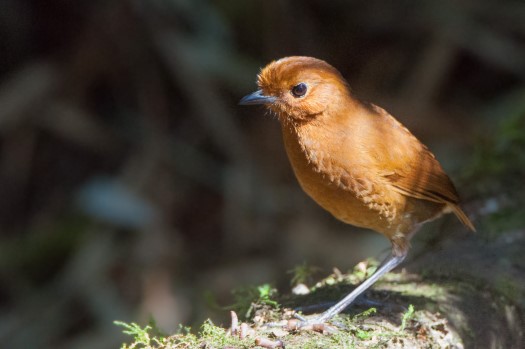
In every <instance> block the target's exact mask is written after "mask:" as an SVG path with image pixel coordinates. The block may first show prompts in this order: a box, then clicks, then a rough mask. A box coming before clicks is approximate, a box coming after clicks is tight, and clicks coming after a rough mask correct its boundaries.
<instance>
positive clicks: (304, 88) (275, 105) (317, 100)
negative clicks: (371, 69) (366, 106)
mask: <svg viewBox="0 0 525 349" xmlns="http://www.w3.org/2000/svg"><path fill="white" fill-rule="evenodd" d="M257 85H259V90H257V91H255V92H254V93H252V94H250V95H247V96H245V97H244V98H243V99H241V101H240V102H239V104H242V105H250V104H263V105H266V106H267V107H268V108H269V109H270V110H272V111H273V112H275V113H276V114H277V116H278V117H279V119H280V120H281V121H282V122H290V121H291V122H294V123H295V122H301V121H308V120H311V119H315V118H316V117H317V116H319V115H321V114H323V113H324V112H325V111H327V110H328V109H330V108H336V107H337V106H341V105H344V102H345V101H346V100H347V99H348V96H349V88H348V86H347V83H346V81H345V80H344V78H343V77H342V76H341V74H340V73H339V72H338V71H337V69H335V68H334V67H332V66H331V65H330V64H328V63H326V62H325V61H323V60H320V59H317V58H312V57H298V56H294V57H286V58H282V59H279V60H278V61H274V62H272V63H270V64H268V65H267V66H266V67H264V68H263V69H262V70H261V72H260V74H259V75H258V79H257Z"/></svg>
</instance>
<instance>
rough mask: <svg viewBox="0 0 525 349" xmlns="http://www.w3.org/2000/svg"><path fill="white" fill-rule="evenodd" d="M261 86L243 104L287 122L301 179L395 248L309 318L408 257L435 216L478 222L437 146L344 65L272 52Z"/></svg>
mask: <svg viewBox="0 0 525 349" xmlns="http://www.w3.org/2000/svg"><path fill="white" fill-rule="evenodd" d="M257 85H258V87H259V88H258V90H257V91H255V92H253V93H251V94H249V95H247V96H245V97H243V98H242V99H241V100H240V101H239V104H240V105H264V106H265V107H267V109H268V110H269V111H270V112H271V113H272V114H274V115H275V116H276V117H277V119H278V120H279V122H280V125H281V129H282V136H283V141H284V147H285V149H286V153H287V156H288V159H289V161H290V164H291V166H292V168H293V171H294V173H295V176H296V178H297V180H298V182H299V184H300V186H301V188H302V189H303V190H304V192H306V194H307V195H308V196H310V197H311V198H312V199H313V200H314V201H315V202H316V203H317V204H318V205H319V206H321V207H322V208H323V209H325V210H326V211H328V212H330V213H331V214H332V215H333V216H334V217H335V218H337V219H339V220H340V221H342V222H344V223H348V224H351V225H354V226H357V227H363V228H368V229H371V230H373V231H376V232H378V233H380V234H382V235H384V236H385V237H386V238H388V239H389V240H390V243H391V252H390V254H389V256H388V257H387V258H386V259H385V260H384V262H383V263H382V264H381V265H380V266H379V267H378V269H377V270H376V271H375V272H374V273H373V274H372V275H371V276H369V278H367V279H366V280H365V281H363V282H362V283H361V284H360V285H359V286H357V287H356V288H355V289H354V290H353V291H351V292H350V293H349V294H348V295H346V296H345V297H344V298H343V299H341V300H340V301H339V302H337V303H336V304H335V305H333V306H332V307H330V308H329V309H328V310H326V311H325V312H323V313H322V314H321V315H320V316H317V317H315V318H313V319H310V320H306V319H305V318H304V317H301V316H300V315H298V317H299V319H302V320H303V321H302V324H303V325H308V324H324V323H326V322H327V321H329V320H330V319H332V318H333V317H334V316H335V315H337V314H339V313H340V312H341V311H343V310H344V309H345V308H347V307H348V306H349V305H350V304H351V303H352V302H354V301H355V299H356V298H357V297H358V296H359V295H361V294H362V293H363V292H364V291H366V290H367V289H368V288H369V287H371V286H372V285H373V284H374V283H375V282H376V281H377V280H378V279H379V278H381V277H382V276H383V275H384V274H386V273H388V272H389V271H391V270H392V269H394V268H395V267H397V266H398V265H399V264H401V263H402V262H403V260H404V259H405V257H406V256H407V254H408V251H409V249H410V239H411V238H412V236H413V235H414V234H415V233H416V232H417V231H418V230H419V229H420V228H421V226H422V225H423V224H424V223H426V222H429V221H432V220H434V219H436V218H439V217H440V216H442V215H443V214H446V213H454V214H455V215H456V216H457V218H458V219H459V220H460V221H461V222H462V223H463V224H464V225H465V226H466V227H467V228H468V229H470V230H472V231H475V227H474V225H473V224H472V222H471V221H470V220H469V218H468V217H467V215H466V214H465V212H464V211H463V210H462V208H461V207H460V200H459V196H458V192H457V190H456V188H455V186H454V184H453V183H452V181H451V179H450V178H449V176H448V175H447V174H446V173H445V171H444V170H443V168H442V167H441V165H440V163H439V162H438V160H437V159H436V157H435V156H434V155H433V154H432V152H431V151H430V150H429V149H428V148H427V147H426V146H425V145H424V144H423V143H421V142H420V141H419V140H418V139H417V138H416V137H415V136H414V135H413V134H412V133H411V132H410V131H409V130H408V129H407V128H406V127H405V126H403V125H402V124H401V123H400V122H399V121H398V120H397V119H395V118H394V117H393V116H392V115H390V114H389V113H388V112H387V111H385V110H384V109H382V108H381V107H379V106H377V105H374V104H371V103H368V102H364V101H362V100H361V99H359V98H357V97H356V96H355V94H354V92H353V91H352V89H351V88H350V86H349V84H348V82H347V81H346V80H345V79H344V77H343V76H342V75H341V73H340V72H339V71H338V70H337V69H336V68H334V67H333V66H331V65H330V64H328V63H327V62H325V61H323V60H321V59H317V58H313V57H306V56H290V57H285V58H281V59H279V60H275V61H272V62H271V63H269V64H268V65H267V66H265V67H264V68H262V69H261V71H260V73H259V74H258V76H257Z"/></svg>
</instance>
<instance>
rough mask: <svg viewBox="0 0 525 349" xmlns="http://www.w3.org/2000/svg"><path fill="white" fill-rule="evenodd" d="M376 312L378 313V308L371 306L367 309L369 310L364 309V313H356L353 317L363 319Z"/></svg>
mask: <svg viewBox="0 0 525 349" xmlns="http://www.w3.org/2000/svg"><path fill="white" fill-rule="evenodd" d="M375 313H377V309H376V308H370V309H367V310H365V311H363V312H362V313H359V314H357V315H355V316H354V317H353V319H354V320H359V319H363V318H365V317H369V316H370V315H372V314H375Z"/></svg>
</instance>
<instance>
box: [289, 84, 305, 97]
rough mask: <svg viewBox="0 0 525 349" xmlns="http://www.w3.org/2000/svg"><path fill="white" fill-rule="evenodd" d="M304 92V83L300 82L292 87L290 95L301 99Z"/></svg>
mask: <svg viewBox="0 0 525 349" xmlns="http://www.w3.org/2000/svg"><path fill="white" fill-rule="evenodd" d="M306 90H308V87H307V86H306V84H305V83H304V82H301V83H299V84H297V85H295V86H294V87H292V94H293V96H294V97H296V98H299V97H303V96H304V95H305V94H306Z"/></svg>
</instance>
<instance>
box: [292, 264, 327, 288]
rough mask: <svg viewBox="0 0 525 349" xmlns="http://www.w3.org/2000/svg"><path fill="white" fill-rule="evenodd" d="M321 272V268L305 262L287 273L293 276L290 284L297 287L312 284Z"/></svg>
mask: <svg viewBox="0 0 525 349" xmlns="http://www.w3.org/2000/svg"><path fill="white" fill-rule="evenodd" d="M320 270H321V268H319V267H315V266H312V265H308V264H307V263H306V262H303V263H301V264H299V265H297V266H295V267H294V268H293V269H291V270H288V271H287V273H288V274H292V278H291V280H290V284H291V285H292V286H295V285H298V284H308V283H311V281H312V277H313V275H314V274H315V273H317V272H318V271H320Z"/></svg>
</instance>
